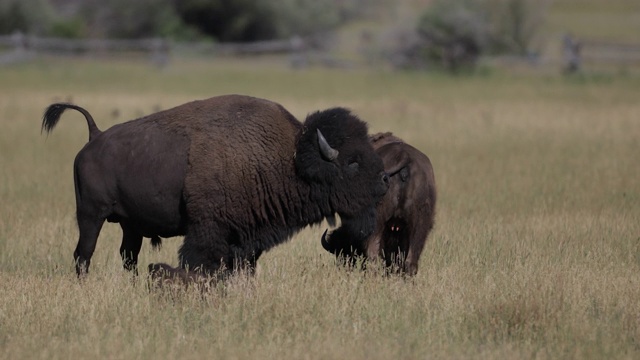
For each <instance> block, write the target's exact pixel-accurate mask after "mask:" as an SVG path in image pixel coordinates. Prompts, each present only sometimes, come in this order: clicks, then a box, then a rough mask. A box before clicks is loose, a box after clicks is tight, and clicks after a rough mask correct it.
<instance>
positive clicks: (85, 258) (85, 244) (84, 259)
mask: <svg viewBox="0 0 640 360" xmlns="http://www.w3.org/2000/svg"><path fill="white" fill-rule="evenodd" d="M76 215H77V219H78V230H79V231H80V237H79V238H78V245H77V246H76V250H75V251H74V252H73V258H74V260H75V263H76V273H77V274H78V276H82V275H85V274H86V273H88V272H89V265H90V264H91V257H92V256H93V252H94V250H95V249H96V242H97V241H98V234H100V230H101V229H102V225H103V224H104V221H105V218H101V217H97V216H90V215H88V214H86V213H83V212H81V211H80V210H78V212H77V214H76Z"/></svg>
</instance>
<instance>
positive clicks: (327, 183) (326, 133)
mask: <svg viewBox="0 0 640 360" xmlns="http://www.w3.org/2000/svg"><path fill="white" fill-rule="evenodd" d="M296 170H297V172H298V174H299V175H300V177H301V178H302V179H303V180H304V181H306V182H307V183H309V184H311V189H312V190H311V200H312V201H313V202H315V203H317V204H318V205H319V207H320V208H321V209H324V210H323V212H324V213H325V214H324V215H325V216H327V214H326V212H327V210H326V209H328V212H329V213H337V214H339V215H340V217H341V219H342V221H343V224H344V223H345V222H346V223H349V224H350V225H349V227H348V228H344V229H343V230H342V231H344V232H346V233H348V234H349V235H350V236H353V237H356V238H363V239H364V238H366V237H367V236H369V235H370V234H371V232H373V228H374V225H375V207H376V204H377V203H378V202H379V201H380V200H381V199H382V197H383V196H384V194H385V193H386V191H387V188H388V187H389V177H388V176H387V174H386V173H385V172H384V167H383V164H382V160H381V159H380V157H379V156H378V155H377V154H376V153H375V151H374V150H373V148H372V146H371V144H370V142H369V138H368V135H367V125H366V124H365V123H364V122H363V121H362V120H360V119H358V118H357V117H356V116H355V115H353V114H351V113H350V112H349V110H347V109H344V108H333V109H329V110H324V111H319V112H315V113H312V114H310V115H309V116H308V117H307V119H306V120H305V123H304V132H303V133H302V135H301V136H300V139H299V141H298V145H297V149H296Z"/></svg>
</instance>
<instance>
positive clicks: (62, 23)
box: [49, 17, 87, 39]
mask: <svg viewBox="0 0 640 360" xmlns="http://www.w3.org/2000/svg"><path fill="white" fill-rule="evenodd" d="M86 31H87V24H86V23H85V22H84V21H83V20H82V19H80V18H77V17H75V18H71V19H69V20H57V21H55V22H53V24H52V25H51V30H50V31H49V34H50V35H51V36H54V37H61V38H68V39H77V38H81V37H83V36H84V35H85V34H86Z"/></svg>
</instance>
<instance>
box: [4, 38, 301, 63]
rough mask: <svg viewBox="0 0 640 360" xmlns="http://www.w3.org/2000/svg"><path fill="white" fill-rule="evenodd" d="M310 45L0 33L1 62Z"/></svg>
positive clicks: (158, 57) (159, 56)
mask: <svg viewBox="0 0 640 360" xmlns="http://www.w3.org/2000/svg"><path fill="white" fill-rule="evenodd" d="M309 47H310V43H309V42H308V41H306V40H305V39H303V38H301V37H293V38H291V39H285V40H270V41H259V42H253V43H212V42H197V43H173V42H170V41H167V40H165V39H161V38H154V39H138V40H114V39H62V38H48V37H37V36H29V35H24V34H22V33H14V34H12V35H0V50H1V49H4V50H5V51H4V53H0V64H2V63H10V62H18V61H23V60H25V59H28V58H31V57H33V56H34V55H35V54H68V55H79V54H91V55H98V56H99V55H114V54H132V53H137V54H143V55H147V56H149V58H150V59H151V61H152V62H153V63H154V64H156V65H161V66H162V65H166V64H167V62H168V61H169V54H170V53H172V52H176V51H188V52H189V53H200V54H207V55H211V54H215V55H221V56H232V55H261V54H277V53H279V54H283V53H300V52H302V51H304V50H305V49H308V48H309Z"/></svg>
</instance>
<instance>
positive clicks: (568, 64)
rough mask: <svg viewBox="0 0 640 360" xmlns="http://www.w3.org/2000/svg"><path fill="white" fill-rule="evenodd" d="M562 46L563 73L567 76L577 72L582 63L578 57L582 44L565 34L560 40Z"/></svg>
mask: <svg viewBox="0 0 640 360" xmlns="http://www.w3.org/2000/svg"><path fill="white" fill-rule="evenodd" d="M562 46H563V50H564V63H565V64H564V71H565V72H566V73H569V74H571V73H575V72H578V71H579V70H580V66H581V63H582V58H581V56H580V50H582V44H581V43H580V42H579V41H577V40H576V39H574V38H573V37H571V35H569V34H565V35H564V37H563V38H562Z"/></svg>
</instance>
